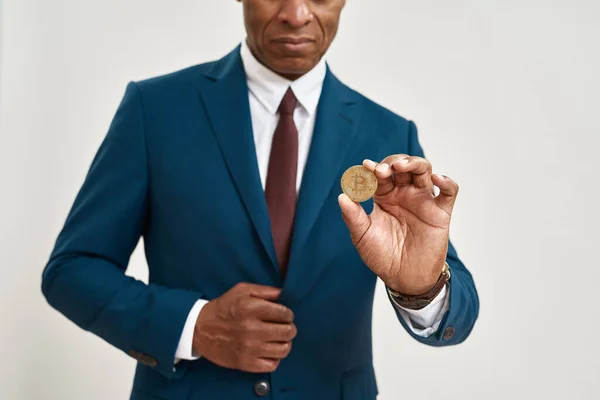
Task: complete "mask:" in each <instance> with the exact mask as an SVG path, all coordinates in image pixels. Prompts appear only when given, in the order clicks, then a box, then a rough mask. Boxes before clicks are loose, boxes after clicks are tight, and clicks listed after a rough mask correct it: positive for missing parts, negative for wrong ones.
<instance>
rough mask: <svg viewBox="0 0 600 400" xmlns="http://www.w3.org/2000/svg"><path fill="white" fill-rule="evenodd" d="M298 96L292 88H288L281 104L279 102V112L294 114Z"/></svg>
mask: <svg viewBox="0 0 600 400" xmlns="http://www.w3.org/2000/svg"><path fill="white" fill-rule="evenodd" d="M297 102H298V100H296V96H294V92H292V88H291V87H290V88H288V90H287V92H285V95H284V96H283V99H281V104H279V113H280V114H294V109H295V108H296V103H297Z"/></svg>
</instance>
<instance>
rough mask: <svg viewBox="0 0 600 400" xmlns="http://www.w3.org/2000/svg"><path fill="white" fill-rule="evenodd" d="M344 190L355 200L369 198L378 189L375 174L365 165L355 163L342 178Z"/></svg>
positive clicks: (359, 201) (361, 200)
mask: <svg viewBox="0 0 600 400" xmlns="http://www.w3.org/2000/svg"><path fill="white" fill-rule="evenodd" d="M341 186H342V191H343V192H344V193H345V194H346V195H347V196H348V197H349V198H350V199H351V200H352V201H354V202H356V203H361V202H363V201H367V200H369V199H370V198H371V197H373V195H374V194H375V192H376V191H377V186H378V182H377V178H376V177H375V174H374V173H373V172H372V171H371V170H369V169H368V168H366V167H364V166H363V165H355V166H352V167H350V168H348V169H347V170H346V172H344V174H343V175H342V180H341Z"/></svg>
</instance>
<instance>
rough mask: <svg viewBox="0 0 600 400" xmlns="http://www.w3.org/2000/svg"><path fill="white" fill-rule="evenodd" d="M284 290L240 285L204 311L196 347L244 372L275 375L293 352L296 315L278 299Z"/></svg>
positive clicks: (196, 329)
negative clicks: (283, 361)
mask: <svg viewBox="0 0 600 400" xmlns="http://www.w3.org/2000/svg"><path fill="white" fill-rule="evenodd" d="M280 293H281V289H280V288H276V287H272V286H263V285H255V284H251V283H238V284H237V285H235V286H234V287H233V288H231V289H230V290H229V291H227V292H226V293H225V294H223V295H222V296H220V297H217V298H216V299H214V300H212V301H210V302H208V303H207V304H206V305H204V307H203V308H202V311H201V312H200V315H199V316H198V320H197V321H196V327H195V329H194V341H193V348H194V351H195V352H196V353H199V354H200V355H201V356H202V357H204V358H207V359H208V360H210V361H212V362H213V363H215V364H217V365H220V366H222V367H226V368H232V369H237V370H241V371H245V372H262V373H264V372H273V371H275V369H276V368H277V366H278V365H279V362H280V361H281V359H283V358H285V357H287V355H288V354H289V352H290V350H291V349H292V339H293V338H294V337H295V336H296V333H297V330H296V325H294V323H293V321H294V313H293V312H292V310H290V309H289V308H287V307H285V306H284V305H282V304H278V303H275V302H274V301H275V300H277V298H279V295H280Z"/></svg>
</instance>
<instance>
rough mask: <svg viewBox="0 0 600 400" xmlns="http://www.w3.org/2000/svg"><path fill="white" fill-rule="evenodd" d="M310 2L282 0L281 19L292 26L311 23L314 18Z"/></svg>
mask: <svg viewBox="0 0 600 400" xmlns="http://www.w3.org/2000/svg"><path fill="white" fill-rule="evenodd" d="M309 3H310V1H309V0H282V1H281V10H280V11H279V20H280V21H282V22H284V23H287V24H288V25H290V26H291V27H292V28H301V27H303V26H304V25H307V24H309V23H310V22H311V21H312V20H313V18H314V16H313V13H312V11H311V9H310V6H309Z"/></svg>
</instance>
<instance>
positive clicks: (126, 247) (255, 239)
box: [42, 46, 479, 400]
mask: <svg viewBox="0 0 600 400" xmlns="http://www.w3.org/2000/svg"><path fill="white" fill-rule="evenodd" d="M393 153H408V154H412V155H418V156H424V155H423V150H422V149H421V147H420V145H419V142H418V139H417V131H416V128H415V125H414V124H413V123H412V122H410V121H407V120H405V119H404V118H402V117H399V116H398V115H395V114H394V113H392V112H390V111H388V110H386V109H385V108H383V107H381V106H379V105H377V104H375V103H374V102H372V101H370V100H368V99H367V98H365V97H363V96H362V95H360V94H359V93H357V92H355V91H353V90H352V89H350V88H349V87H347V86H345V85H344V84H342V83H341V82H340V81H339V80H338V79H337V78H336V77H335V76H334V75H333V74H332V73H331V71H330V70H329V68H328V70H327V74H326V78H325V81H324V86H323V91H322V96H321V99H320V102H319V106H318V111H317V120H316V126H315V131H314V135H313V139H312V143H311V148H310V153H309V157H308V161H307V165H306V169H305V172H304V174H303V181H302V185H301V189H300V193H299V198H298V206H297V217H296V220H295V226H294V232H293V240H292V248H291V255H290V262H289V269H288V273H287V277H286V279H285V281H282V278H281V275H280V273H279V270H278V266H277V261H276V258H275V251H274V248H273V242H272V240H271V233H270V226H269V215H268V213H267V207H266V203H265V196H264V191H263V189H262V186H261V182H260V177H259V172H258V167H257V159H256V151H255V148H254V141H253V136H252V125H251V119H250V109H249V103H248V88H247V86H246V80H245V74H244V70H243V65H242V62H241V58H240V55H239V46H238V47H237V48H236V49H235V50H234V51H232V52H231V53H230V54H228V55H227V56H225V57H224V58H223V59H221V60H218V61H216V62H211V63H206V64H202V65H197V66H193V67H190V68H186V69H184V70H181V71H178V72H174V73H171V74H168V75H165V76H160V77H156V78H152V79H148V80H144V81H141V82H131V83H129V85H128V86H127V89H126V92H125V95H124V98H123V100H122V102H121V104H120V106H119V108H118V110H117V112H116V115H115V117H114V120H113V121H112V124H111V126H110V128H109V130H108V133H107V135H106V137H105V139H104V140H103V142H102V144H101V146H100V148H99V150H98V152H97V154H96V156H95V157H94V159H93V161H92V163H91V167H90V169H89V171H88V174H87V176H86V179H85V181H84V183H83V185H82V187H81V189H80V191H79V193H78V195H77V197H76V199H75V201H74V204H73V206H72V208H71V210H70V212H69V214H68V217H67V219H66V221H65V224H64V227H63V228H62V230H61V232H60V234H59V235H58V238H57V240H56V243H55V248H54V249H53V251H52V254H51V256H50V259H49V261H48V264H47V266H46V268H45V270H44V273H43V279H42V290H43V293H44V295H45V296H46V299H47V300H48V302H49V303H50V304H51V305H52V307H54V308H55V309H57V310H58V311H60V312H61V313H62V314H64V315H65V316H66V317H67V318H69V319H70V320H71V321H73V322H74V323H75V324H77V325H78V326H79V327H81V328H83V329H85V330H87V331H89V332H92V333H94V334H95V335H97V336H99V337H100V338H102V339H104V340H105V341H107V342H108V343H110V344H112V345H113V346H115V347H117V348H119V349H120V350H122V351H123V352H125V353H127V354H129V355H131V356H133V357H134V358H136V359H137V360H138V361H139V363H138V364H137V370H136V374H135V380H134V384H133V390H132V395H131V398H134V399H156V398H160V399H204V400H212V399H251V398H255V397H254V392H253V390H254V389H253V388H254V385H255V383H256V382H257V381H259V380H261V379H265V380H267V381H269V382H270V384H271V392H270V393H269V395H268V397H269V398H273V399H285V400H305V399H345V400H365V399H367V400H369V399H374V398H375V397H376V394H377V384H376V379H375V374H374V370H373V364H372V346H371V312H372V306H373V293H374V289H375V283H376V279H377V277H376V276H375V275H374V274H373V273H372V272H371V271H370V270H369V269H368V268H367V267H366V266H365V265H364V263H363V262H362V260H361V258H360V257H359V255H358V253H357V251H356V249H355V248H354V246H353V245H352V242H351V240H350V236H349V233H348V230H347V228H346V226H345V224H344V222H343V220H342V218H341V214H340V210H339V206H338V203H337V196H338V194H339V193H340V186H339V182H340V178H341V174H342V173H343V172H344V170H345V169H346V168H348V167H349V166H352V165H356V164H361V162H362V160H363V159H365V158H370V159H373V160H380V159H382V158H384V157H385V156H387V155H389V154H393ZM363 205H364V207H365V209H366V210H367V213H370V212H371V210H372V207H373V204H372V201H368V202H366V203H363ZM142 236H143V238H144V249H145V254H146V259H147V262H148V267H149V284H148V285H146V284H144V283H142V282H140V281H136V280H134V279H133V278H131V277H129V276H126V275H125V271H126V268H127V265H128V262H129V258H130V255H131V253H132V251H133V250H134V248H135V247H136V245H137V243H138V241H139V239H140V237H142ZM447 260H448V263H449V265H450V267H451V269H452V273H453V274H452V278H451V282H450V310H449V312H448V313H447V314H446V316H445V317H444V319H443V321H442V323H441V326H440V328H439V330H438V333H436V334H434V335H433V336H431V337H429V338H427V339H423V338H420V337H417V336H415V335H413V334H412V333H411V332H410V330H409V329H408V327H406V326H405V325H404V321H403V320H402V318H400V316H399V315H398V314H397V316H398V318H399V321H400V323H401V324H402V325H403V326H404V328H405V329H406V330H407V332H408V333H409V334H411V335H413V337H414V338H415V339H416V340H418V341H420V342H422V343H425V344H427V345H432V346H445V345H455V344H458V343H460V342H462V341H463V340H465V338H466V337H467V336H468V335H469V333H470V332H471V329H472V327H473V325H474V323H475V320H476V319H477V315H478V308H479V303H478V297H477V292H476V289H475V286H474V283H473V280H472V278H471V275H470V273H469V272H468V271H467V269H466V268H465V266H464V265H463V263H462V262H461V261H460V260H459V258H458V256H457V253H456V251H455V249H454V247H453V246H452V244H450V246H449V251H448V258H447ZM238 282H252V283H257V284H262V285H271V286H279V287H283V289H282V294H281V298H280V302H281V303H282V304H284V305H286V306H288V307H290V308H291V309H292V310H293V311H294V313H295V323H296V326H297V328H298V335H297V337H296V338H295V339H294V344H293V348H292V351H291V353H290V354H289V356H288V357H287V358H285V359H284V360H282V362H281V364H280V365H279V367H278V369H277V370H276V371H275V372H273V373H271V374H253V373H245V372H241V371H237V370H231V369H225V368H222V367H219V366H217V365H215V364H213V363H211V362H210V361H208V360H206V359H203V358H201V359H199V360H196V361H192V362H189V361H183V362H181V363H180V364H178V365H177V366H176V368H174V367H173V359H174V354H175V349H176V347H177V344H178V341H179V338H180V335H181V332H182V329H183V325H184V322H185V320H186V317H187V315H188V313H189V311H190V309H191V308H192V306H193V304H194V303H195V302H196V300H197V299H199V298H203V299H208V300H210V299H214V298H216V297H218V296H220V295H222V294H223V293H224V292H225V291H227V290H229V289H230V288H231V287H232V286H234V285H235V284H236V283H238ZM390 306H391V305H390ZM447 327H451V328H454V330H455V334H454V336H453V337H452V338H450V339H448V335H446V338H444V335H443V333H444V332H445V331H446V328H447Z"/></svg>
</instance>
